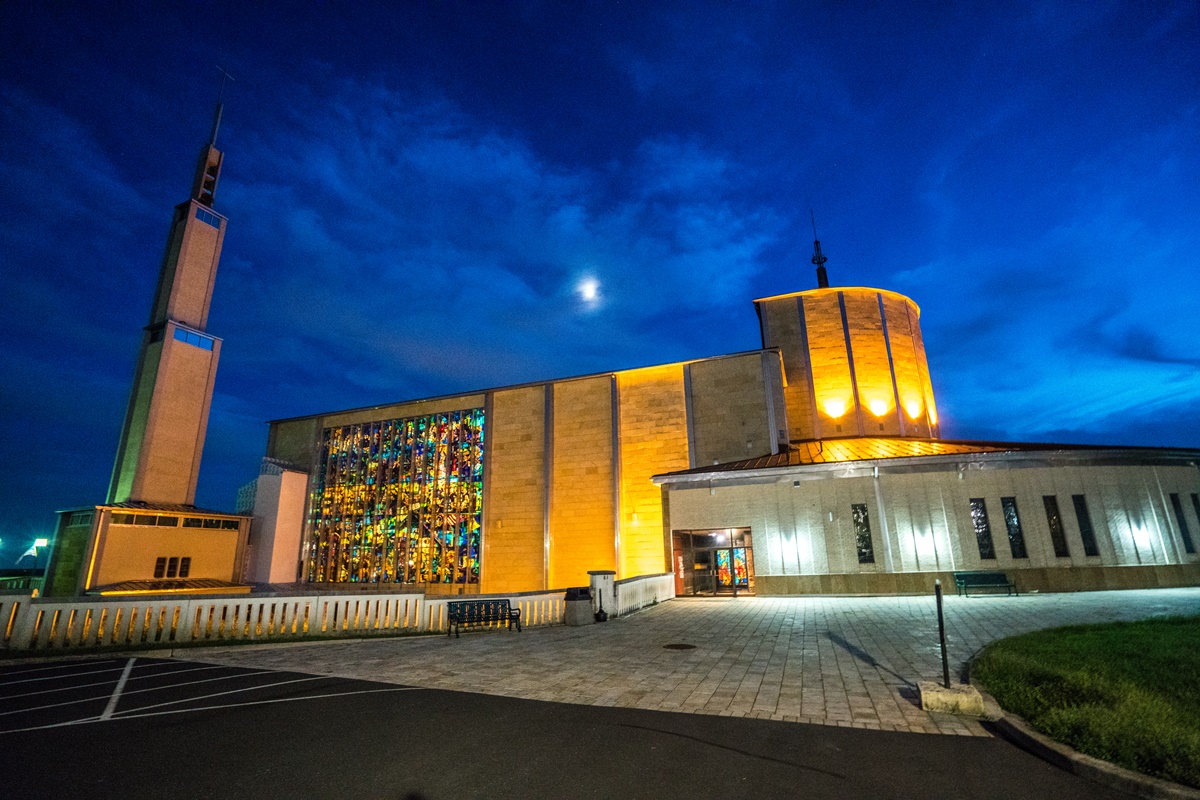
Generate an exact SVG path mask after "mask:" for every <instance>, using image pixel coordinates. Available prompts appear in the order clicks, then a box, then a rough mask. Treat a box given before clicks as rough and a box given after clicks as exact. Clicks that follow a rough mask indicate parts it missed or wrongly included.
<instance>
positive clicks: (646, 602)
mask: <svg viewBox="0 0 1200 800" xmlns="http://www.w3.org/2000/svg"><path fill="white" fill-rule="evenodd" d="M613 589H614V590H615V594H616V606H617V613H616V616H618V617H619V616H621V615H622V614H628V613H630V612H633V611H637V610H638V609H639V608H645V607H646V606H652V605H655V604H656V603H661V602H663V601H665V600H670V599H671V598H673V597H674V596H675V576H674V575H673V574H672V573H670V572H665V573H663V574H661V575H639V576H638V577H636V578H625V579H624V580H620V581H616V582H615V583H614V584H613Z"/></svg>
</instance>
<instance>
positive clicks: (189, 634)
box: [0, 591, 564, 650]
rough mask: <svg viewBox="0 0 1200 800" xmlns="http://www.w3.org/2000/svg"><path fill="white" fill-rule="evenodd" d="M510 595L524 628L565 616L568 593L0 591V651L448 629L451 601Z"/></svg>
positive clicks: (544, 623)
mask: <svg viewBox="0 0 1200 800" xmlns="http://www.w3.org/2000/svg"><path fill="white" fill-rule="evenodd" d="M502 598H507V599H508V600H509V602H510V603H511V604H512V606H513V608H519V609H520V610H521V624H522V626H536V625H554V624H558V623H561V622H562V619H563V602H564V601H563V593H562V592H561V591H558V592H542V593H522V594H514V595H470V596H457V595H434V596H431V597H427V596H425V595H422V594H359V595H311V596H303V597H263V596H254V595H242V596H239V597H225V598H208V597H203V596H196V595H188V596H171V595H159V596H157V597H149V596H147V597H123V598H90V597H85V598H71V599H64V600H51V599H42V600H33V599H31V598H30V597H29V596H28V595H16V596H12V595H8V596H0V649H11V650H49V649H60V650H66V649H70V648H95V647H126V646H139V647H140V646H144V645H154V644H162V645H163V646H164V647H170V646H173V645H175V644H186V643H188V642H197V641H239V640H247V639H261V640H271V641H280V640H288V639H304V638H309V637H330V636H346V637H363V636H372V635H378V634H395V633H400V632H404V631H412V632H418V631H444V630H446V629H447V622H446V604H447V603H449V602H451V601H454V600H480V599H502Z"/></svg>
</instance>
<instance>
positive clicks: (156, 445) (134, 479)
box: [108, 103, 226, 505]
mask: <svg viewBox="0 0 1200 800" xmlns="http://www.w3.org/2000/svg"><path fill="white" fill-rule="evenodd" d="M221 108H222V107H221V104H220V103H218V104H217V109H216V113H215V115H214V119H213V127H212V133H211V134H210V135H209V138H208V141H207V142H206V143H205V144H204V146H203V147H202V148H201V149H200V159H199V163H198V164H197V166H196V175H195V179H194V180H193V182H192V192H191V196H190V197H189V198H188V199H187V200H186V201H184V202H182V203H180V204H179V205H177V206H176V207H175V213H174V216H173V218H172V220H171V230H170V233H169V235H168V236H167V248H166V253H165V254H164V255H163V260H162V267H161V268H160V270H159V274H158V288H157V290H156V291H155V293H154V303H153V305H152V306H151V308H150V321H149V324H147V325H146V327H145V329H144V332H143V334H142V345H141V349H140V351H139V353H138V361H137V370H136V372H135V374H134V380H133V388H132V390H131V391H130V396H129V407H128V410H127V411H126V412H125V424H124V425H123V426H122V429H121V440H120V444H119V446H118V448H117V457H116V463H115V464H114V465H113V474H112V480H111V482H110V483H109V489H108V502H109V503H122V502H126V501H142V502H146V503H153V504H163V503H167V504H187V505H190V504H192V502H193V501H194V500H195V496H196V479H197V477H198V476H199V472H200V455H201V452H202V451H203V449H204V436H205V432H206V430H207V428H208V412H209V407H210V405H211V404H212V393H213V383H214V381H215V379H216V376H217V361H218V359H219V357H220V353H221V340H220V339H218V338H216V337H214V336H211V335H210V334H208V333H207V332H206V325H207V323H208V311H209V306H210V304H211V303H212V292H213V284H214V282H215V281H216V277H217V264H218V263H219V261H220V259H221V245H222V243H223V242H224V239H225V223H226V219H225V217H223V216H221V215H220V214H219V213H217V212H216V211H214V210H213V202H214V201H215V199H216V194H217V182H218V181H219V180H220V177H221V163H222V161H223V156H222V154H221V151H220V150H218V149H217V147H216V142H217V131H218V129H219V128H220V125H221Z"/></svg>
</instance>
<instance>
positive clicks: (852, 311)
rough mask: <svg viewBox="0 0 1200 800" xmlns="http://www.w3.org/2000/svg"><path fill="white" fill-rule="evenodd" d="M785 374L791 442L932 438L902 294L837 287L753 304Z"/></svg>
mask: <svg viewBox="0 0 1200 800" xmlns="http://www.w3.org/2000/svg"><path fill="white" fill-rule="evenodd" d="M754 303H755V306H756V308H757V309H758V316H759V321H760V323H761V325H762V338H763V347H777V348H779V350H780V352H781V353H782V355H783V363H784V367H785V370H786V373H787V413H788V426H789V428H790V430H791V434H792V438H793V439H796V440H804V439H827V438H837V437H842V436H912V437H920V438H932V439H936V438H937V437H938V435H939V431H938V418H937V404H936V403H935V402H934V399H933V385H932V383H931V382H930V379H929V364H928V363H927V362H926V360H925V345H924V342H923V341H922V339H921V326H920V323H919V319H920V314H921V311H920V309H919V308H917V304H916V303H914V302H913V301H912V300H910V299H908V298H907V297H905V296H904V295H901V294H897V293H895V292H889V291H884V290H882V289H865V288H861V287H837V288H826V289H813V290H811V291H807V292H796V293H794V294H785V295H779V296H777V297H767V298H763V299H760V300H755V301H754Z"/></svg>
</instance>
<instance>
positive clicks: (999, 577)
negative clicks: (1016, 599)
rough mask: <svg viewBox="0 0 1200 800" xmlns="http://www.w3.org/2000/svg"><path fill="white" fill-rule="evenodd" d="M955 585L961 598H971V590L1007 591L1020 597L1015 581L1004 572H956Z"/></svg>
mask: <svg viewBox="0 0 1200 800" xmlns="http://www.w3.org/2000/svg"><path fill="white" fill-rule="evenodd" d="M954 585H955V586H956V587H958V593H959V595H961V596H967V597H970V596H971V591H970V590H971V589H1005V590H1007V592H1006V593H1007V594H1016V595H1018V596H1019V595H1020V594H1021V593H1020V592H1018V591H1017V584H1016V582H1015V581H1010V580H1009V579H1008V576H1007V575H1005V574H1004V573H1003V572H956V573H954Z"/></svg>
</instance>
